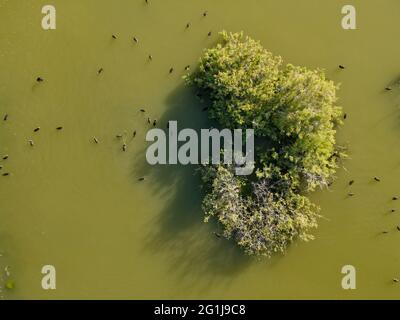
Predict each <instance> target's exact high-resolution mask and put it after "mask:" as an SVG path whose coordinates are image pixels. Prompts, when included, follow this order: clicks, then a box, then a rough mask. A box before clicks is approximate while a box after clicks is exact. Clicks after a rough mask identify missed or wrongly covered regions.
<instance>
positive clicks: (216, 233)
mask: <svg viewBox="0 0 400 320" xmlns="http://www.w3.org/2000/svg"><path fill="white" fill-rule="evenodd" d="M213 234H214V236H216V237H217V238H221V235H220V234H219V233H218V232H215V231H214V232H213Z"/></svg>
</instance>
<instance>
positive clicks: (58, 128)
mask: <svg viewBox="0 0 400 320" xmlns="http://www.w3.org/2000/svg"><path fill="white" fill-rule="evenodd" d="M145 2H146V4H150V1H149V0H145ZM202 15H203V17H207V15H208V11H204V12H203V14H202ZM190 27H191V23H190V22H188V23H187V24H186V27H185V28H186V29H189V28H190ZM211 35H212V31H210V32H208V36H209V37H211ZM111 37H112V39H114V40H117V39H118V37H117V35H115V34H112V35H111ZM132 40H133V42H134V43H136V44H138V43H139V39H138V38H137V37H136V36H135V37H133V38H132ZM148 60H149V61H152V60H153V55H152V54H149V55H148ZM339 69H341V70H345V69H346V67H345V66H344V65H339ZM184 70H185V71H189V70H190V65H187V66H185V68H184ZM174 71H175V69H174V68H173V67H171V68H170V69H169V73H170V74H172V73H173V72H174ZM103 72H104V68H103V67H101V68H100V69H98V71H97V74H98V75H100V74H102V73H103ZM44 81H45V79H44V78H43V77H40V76H39V77H37V78H36V82H37V83H42V82H44ZM385 90H386V91H391V90H392V87H391V86H387V87H385ZM207 109H208V108H204V109H203V111H206V110H207ZM139 111H140V112H141V113H143V114H145V113H146V110H145V109H143V108H142V109H140V110H139ZM343 117H344V119H347V113H345V114H344V116H343ZM8 119H9V114H5V115H4V117H3V121H8ZM147 123H148V124H149V125H153V126H154V127H155V126H157V119H154V120H152V119H151V118H150V117H147ZM40 129H41V128H40V127H36V128H34V129H33V133H38V132H39V131H40ZM55 129H56V130H57V131H61V130H63V129H64V128H63V127H62V126H58V127H56V128H55ZM136 134H137V131H136V130H134V131H133V133H132V138H135V137H136ZM123 137H124V136H123V135H122V134H117V135H116V138H118V139H122V138H123ZM93 142H94V143H95V144H99V143H100V140H99V139H98V138H97V137H95V136H94V137H93ZM28 144H29V145H30V146H31V147H34V146H35V143H34V141H33V140H32V139H29V140H28ZM127 148H128V145H127V143H126V142H124V143H123V144H122V151H123V152H126V151H127ZM8 158H9V155H8V154H6V155H3V156H2V157H1V159H2V160H3V161H6V160H8ZM3 169H4V166H3V165H2V164H0V172H1V171H2V170H3ZM10 175H11V173H10V172H3V173H2V176H4V177H7V176H10ZM373 179H374V181H376V182H381V179H380V178H379V177H374V178H373ZM144 180H145V177H140V178H139V179H138V181H144ZM354 183H355V181H354V180H351V181H349V183H348V185H349V186H352V185H353V184H354ZM348 196H349V197H354V196H355V193H353V192H349V193H348ZM392 200H393V201H397V200H400V197H398V196H393V197H392ZM390 212H392V213H394V212H396V209H391V210H390ZM397 230H398V231H400V226H397ZM387 233H389V231H387V230H384V231H382V234H387ZM214 234H215V235H216V236H217V237H221V235H220V234H218V233H214ZM7 272H8V270H7ZM393 282H396V283H398V282H400V279H399V278H393Z"/></svg>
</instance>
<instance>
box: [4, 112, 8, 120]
mask: <svg viewBox="0 0 400 320" xmlns="http://www.w3.org/2000/svg"><path fill="white" fill-rule="evenodd" d="M3 120H4V121H7V120H8V114H7V113H6V114H5V115H4V118H3Z"/></svg>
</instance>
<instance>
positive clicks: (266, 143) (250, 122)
mask: <svg viewBox="0 0 400 320" xmlns="http://www.w3.org/2000/svg"><path fill="white" fill-rule="evenodd" d="M222 37H223V42H222V43H220V44H218V45H217V46H216V47H214V48H211V49H208V50H206V51H205V53H204V56H203V57H202V58H201V59H200V66H199V69H198V71H197V72H195V73H194V74H193V75H191V76H188V77H187V81H188V83H189V84H191V85H194V86H196V87H197V88H198V89H199V90H201V91H203V92H204V93H206V94H207V95H208V96H209V97H210V100H211V107H210V108H209V110H210V111H209V115H210V118H212V119H214V120H216V121H217V122H218V123H219V124H220V125H221V126H222V127H226V128H231V129H235V128H243V129H245V128H252V129H254V130H255V135H256V137H257V139H258V142H259V143H258V147H257V152H256V156H257V159H256V160H257V162H256V168H257V170H256V174H255V176H252V177H248V178H239V177H235V176H234V174H233V171H232V170H231V168H229V167H226V166H222V165H221V166H209V167H205V168H204V170H203V174H204V176H203V178H204V182H205V185H206V187H207V188H208V194H207V196H206V197H205V199H204V202H203V204H204V209H205V213H206V220H208V218H209V217H211V216H213V217H215V218H217V219H218V221H219V222H220V223H221V224H222V226H223V227H224V230H225V231H224V235H225V237H227V238H231V237H233V238H234V239H235V240H236V242H237V243H238V244H239V245H240V246H241V247H243V248H244V249H245V251H246V252H247V253H250V254H257V255H266V256H270V255H271V254H272V253H274V252H284V250H285V249H286V247H287V246H288V245H289V244H290V243H291V242H292V241H293V240H294V239H295V238H300V239H302V240H306V241H307V240H309V239H311V238H312V236H311V235H310V234H309V231H310V229H312V228H315V227H316V226H317V222H316V220H317V216H318V214H317V211H318V210H317V207H316V206H315V205H313V204H312V203H311V202H310V200H309V199H308V198H307V197H306V193H307V192H311V191H313V190H315V188H316V187H325V186H327V185H328V184H329V183H330V182H331V180H332V179H333V175H334V173H335V171H336V169H337V166H338V159H339V158H341V157H343V156H345V155H344V154H343V153H342V152H341V151H340V150H339V149H338V148H337V147H336V141H335V134H336V127H337V126H338V125H339V124H341V120H340V119H341V113H342V111H341V108H340V107H339V106H337V105H336V101H337V98H336V90H337V86H336V85H335V84H334V83H333V82H332V81H329V80H327V79H326V78H325V75H324V73H323V72H322V71H321V70H309V69H307V68H304V67H297V66H294V65H291V64H288V65H286V66H284V65H283V61H282V58H281V57H279V56H274V55H273V54H272V53H270V52H268V51H267V50H265V49H264V48H263V47H262V45H261V44H260V43H259V42H257V41H255V40H253V39H251V38H249V37H244V36H243V34H241V33H233V34H228V33H226V32H223V33H222Z"/></svg>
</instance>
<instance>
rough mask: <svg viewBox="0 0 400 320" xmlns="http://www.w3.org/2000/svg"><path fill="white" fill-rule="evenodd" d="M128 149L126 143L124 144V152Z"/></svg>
mask: <svg viewBox="0 0 400 320" xmlns="http://www.w3.org/2000/svg"><path fill="white" fill-rule="evenodd" d="M127 148H128V146H127V145H126V143H124V144H123V145H122V151H123V152H125V151H126V149H127Z"/></svg>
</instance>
